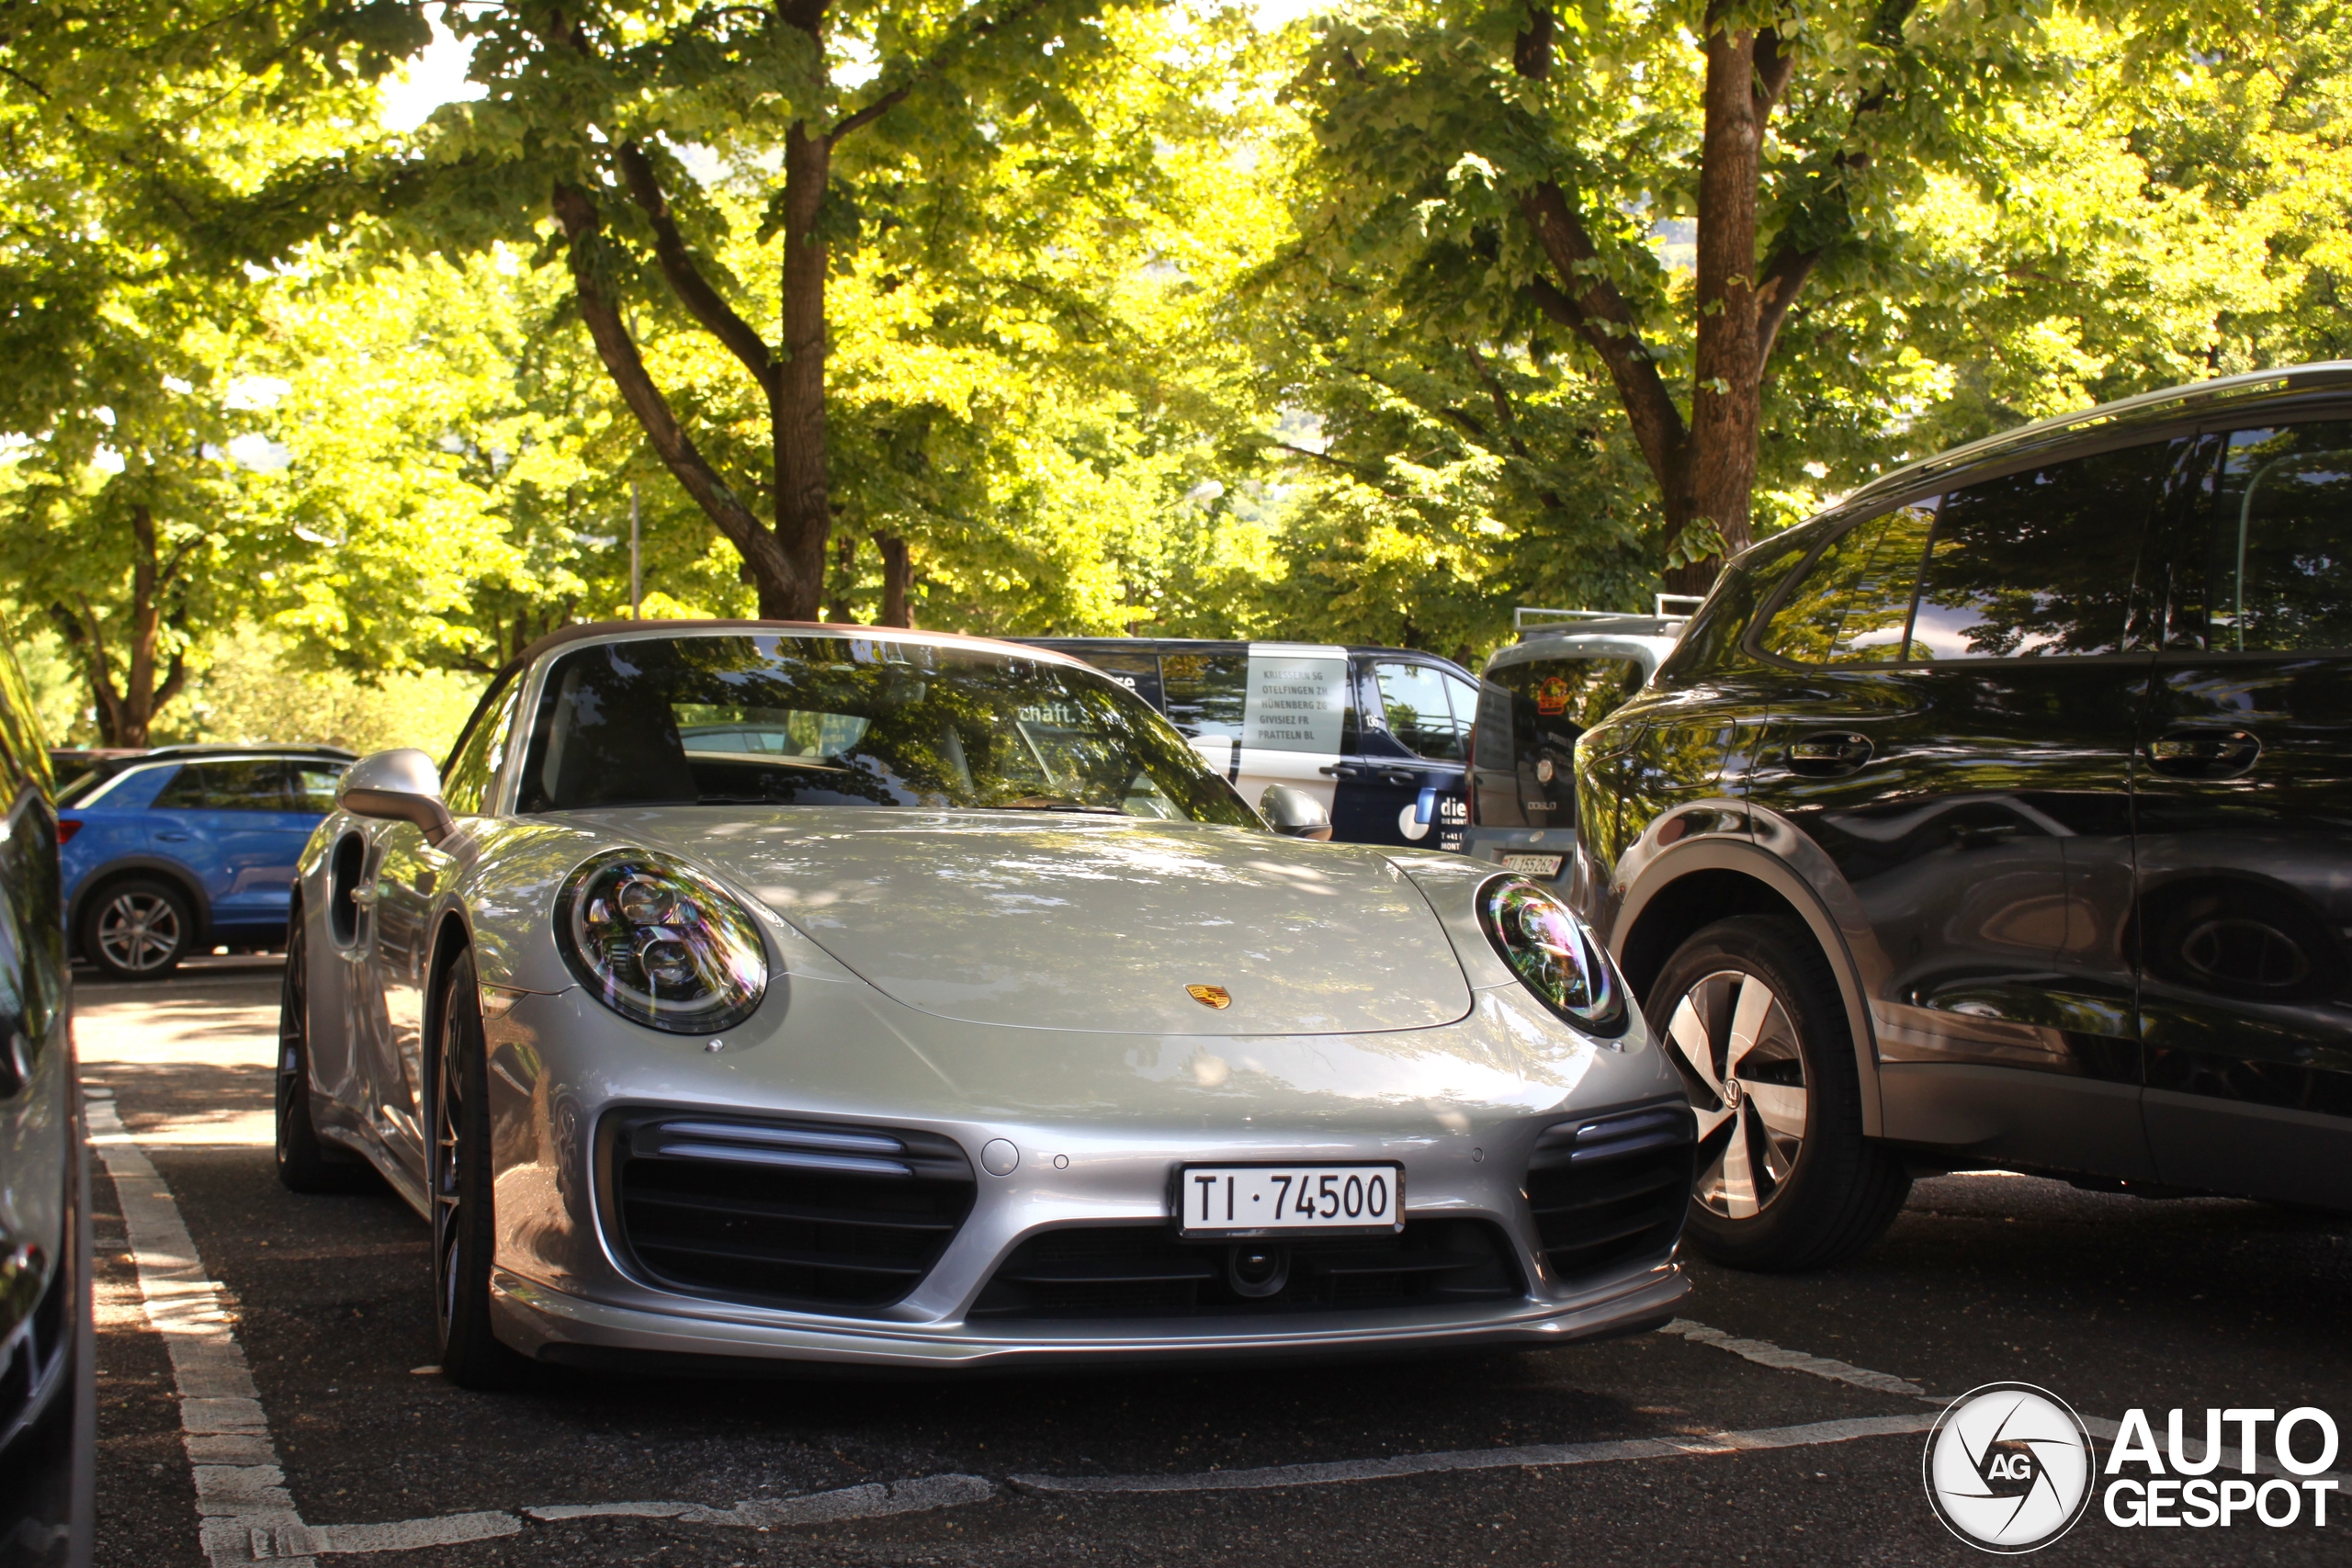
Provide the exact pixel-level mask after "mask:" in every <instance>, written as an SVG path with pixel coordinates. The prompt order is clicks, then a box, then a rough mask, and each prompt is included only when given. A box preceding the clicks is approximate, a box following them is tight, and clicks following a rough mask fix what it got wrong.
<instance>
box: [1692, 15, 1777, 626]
mask: <svg viewBox="0 0 2352 1568" xmlns="http://www.w3.org/2000/svg"><path fill="white" fill-rule="evenodd" d="M1730 8H1731V7H1730V4H1729V0H1714V3H1713V5H1711V6H1709V7H1708V16H1707V27H1708V32H1707V38H1706V51H1707V84H1706V130H1705V137H1704V141H1703V143H1702V150H1701V152H1700V162H1699V242H1698V278H1697V285H1698V288H1697V298H1698V308H1699V320H1698V329H1699V330H1698V340H1699V341H1698V351H1697V354H1696V356H1695V365H1694V370H1695V372H1696V375H1695V384H1694V385H1693V387H1692V388H1691V439H1690V443H1689V454H1690V455H1689V457H1688V459H1687V467H1688V469H1689V472H1688V474H1687V476H1686V482H1687V489H1688V493H1689V496H1690V505H1691V514H1690V517H1689V518H1688V519H1687V520H1686V522H1685V525H1686V526H1687V525H1688V524H1689V523H1702V524H1713V526H1714V529H1715V531H1716V532H1717V533H1718V534H1720V535H1721V536H1722V538H1723V546H1724V551H1723V553H1724V557H1725V558H1728V557H1730V556H1733V555H1736V554H1737V553H1738V552H1739V551H1741V550H1743V549H1746V548H1747V546H1748V545H1749V544H1750V543H1751V542H1752V541H1753V539H1754V535H1753V534H1752V533H1751V532H1750V530H1749V526H1748V506H1749V497H1750V493H1751V492H1752V491H1754V489H1755V487H1756V437H1757V427H1758V421H1759V406H1760V402H1761V388H1762V379H1763V378H1762V375H1761V371H1762V366H1761V365H1760V364H1759V363H1758V357H1757V348H1758V344H1757V333H1756V327H1757V302H1756V182H1757V176H1758V152H1759V149H1758V142H1759V141H1760V139H1761V130H1762V128H1761V123H1760V118H1759V116H1758V112H1757V110H1758V105H1757V101H1756V58H1755V51H1756V34H1755V32H1754V30H1753V29H1748V30H1744V31H1740V32H1734V31H1732V30H1731V29H1730V28H1727V27H1725V26H1724V25H1723V21H1722V17H1723V15H1724V12H1725V11H1727V10H1728V9H1730ZM1674 532H1676V533H1677V534H1679V532H1680V528H1679V527H1678V528H1676V529H1675V530H1674ZM1691 564H1692V565H1693V566H1698V567H1702V568H1705V569H1706V570H1705V575H1706V578H1707V580H1708V581H1711V582H1712V581H1713V578H1714V574H1715V568H1714V567H1713V565H1711V564H1710V563H1708V562H1705V561H1698V562H1693V563H1691ZM1694 575H1695V574H1694Z"/></svg>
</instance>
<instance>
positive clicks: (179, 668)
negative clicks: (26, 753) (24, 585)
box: [50, 506, 187, 747]
mask: <svg viewBox="0 0 2352 1568" xmlns="http://www.w3.org/2000/svg"><path fill="white" fill-rule="evenodd" d="M130 537H131V542H132V545H133V546H134V548H133V550H132V552H131V559H130V649H129V655H130V658H129V663H128V665H127V666H126V668H125V670H124V680H123V683H122V686H121V687H120V689H119V690H118V689H117V687H116V685H115V681H114V661H113V660H111V659H110V658H109V657H108V656H107V641H106V626H105V623H104V622H102V621H100V620H99V619H98V616H97V613H96V611H95V610H94V609H92V608H91V606H90V603H89V601H88V600H87V599H84V600H83V601H82V604H81V609H80V611H79V613H78V614H77V613H76V612H75V611H74V609H73V608H72V607H70V606H68V605H64V604H55V605H52V606H51V609H50V619H51V622H52V623H54V624H55V626H57V628H58V631H59V633H60V634H61V635H62V637H64V639H65V642H66V644H67V646H68V647H70V648H71V649H73V650H74V652H75V653H76V654H77V655H78V656H79V657H80V659H81V661H82V674H83V678H84V679H85V680H86V681H88V682H89V684H90V705H91V707H92V709H93V710H94V711H95V712H96V717H97V726H98V743H99V744H100V745H102V746H130V747H138V746H145V745H146V744H148V738H149V735H150V734H151V732H152V731H153V728H154V724H155V715H156V714H157V713H158V712H159V711H161V710H162V709H163V707H164V705H166V704H168V703H169V702H170V701H171V700H172V699H173V698H174V697H176V696H178V695H179V694H180V692H181V690H182V689H183V688H184V687H186V686H187V659H186V658H185V656H184V655H182V654H181V653H180V652H179V651H178V650H176V649H175V650H174V651H173V653H172V655H171V658H170V660H168V661H167V662H166V663H165V664H164V669H163V671H162V675H163V678H162V679H161V680H160V681H159V680H157V679H156V673H157V671H156V668H155V660H156V649H157V646H158V644H160V643H161V642H162V640H163V630H164V594H165V593H166V592H169V590H170V588H171V586H172V581H173V579H174V578H175V577H176V576H177V575H178V570H179V566H180V562H179V560H178V558H174V559H172V560H170V561H168V562H167V561H164V560H163V559H162V558H161V552H160V550H159V549H158V548H157V539H156V534H155V514H154V513H153V512H152V511H150V510H149V509H148V508H147V507H145V506H133V507H132V508H131V509H130Z"/></svg>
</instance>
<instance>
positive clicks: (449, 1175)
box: [430, 953, 527, 1389]
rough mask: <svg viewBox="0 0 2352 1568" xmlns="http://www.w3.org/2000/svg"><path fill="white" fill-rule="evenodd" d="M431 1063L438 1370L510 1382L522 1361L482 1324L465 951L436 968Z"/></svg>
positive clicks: (486, 1283)
mask: <svg viewBox="0 0 2352 1568" xmlns="http://www.w3.org/2000/svg"><path fill="white" fill-rule="evenodd" d="M437 1002H438V1005H437V1006H436V1007H435V1010H434V1013H435V1019H436V1020H437V1021H438V1027H437V1028H436V1029H435V1036H436V1038H435V1051H434V1063H433V1148H432V1168H431V1171H430V1176H431V1184H432V1191H433V1316H434V1325H435V1328H436V1329H437V1330H438V1332H439V1337H440V1342H441V1371H442V1373H443V1374H444V1375H445V1376H447V1378H448V1379H449V1381H450V1382H454V1383H457V1384H458V1386H460V1387H462V1388H473V1389H496V1388H508V1387H512V1386H513V1385H514V1383H515V1382H516V1380H517V1379H518V1378H519V1377H520V1376H521V1374H522V1371H523V1369H524V1367H525V1366H526V1364H527V1363H526V1362H525V1361H524V1359H523V1358H522V1357H520V1356H518V1355H516V1354H515V1352H514V1351H513V1350H510V1349H508V1348H506V1347H505V1346H504V1345H502V1344H500V1343H499V1341H498V1336H497V1335H496V1333H494V1332H493V1331H492V1327H491V1315H490V1269H491V1259H492V1238H493V1236H494V1235H495V1234H496V1230H495V1215H494V1214H493V1213H492V1202H491V1167H490V1079H489V1070H488V1066H487V1064H486V1061H485V1053H484V1050H483V1042H482V1030H481V991H480V990H479V989H477V987H475V984H474V963H473V956H472V954H470V953H459V954H458V956H457V958H456V959H455V960H454V961H453V962H452V963H451V964H450V965H449V968H448V972H447V974H446V975H444V976H442V980H441V987H440V994H439V996H438V998H437Z"/></svg>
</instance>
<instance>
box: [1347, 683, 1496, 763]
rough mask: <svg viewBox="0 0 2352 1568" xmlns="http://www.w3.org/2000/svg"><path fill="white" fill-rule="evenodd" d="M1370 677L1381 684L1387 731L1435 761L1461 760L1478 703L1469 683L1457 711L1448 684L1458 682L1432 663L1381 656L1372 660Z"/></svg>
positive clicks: (1422, 755)
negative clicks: (1377, 659) (1411, 661)
mask: <svg viewBox="0 0 2352 1568" xmlns="http://www.w3.org/2000/svg"><path fill="white" fill-rule="evenodd" d="M1372 678H1373V680H1374V682H1375V683H1376V684H1377V685H1378V686H1379V687H1380V707H1381V712H1382V713H1383V714H1384V715H1385V716H1386V718H1387V720H1388V733H1390V734H1391V735H1394V736H1395V737H1396V738H1397V739H1398V740H1399V741H1400V742H1402V743H1403V745H1404V747H1405V749H1406V750H1408V751H1410V752H1412V753H1413V754H1414V755H1415V756H1417V757H1427V758H1429V759H1430V760H1431V761H1441V762H1459V761H1462V757H1463V751H1464V742H1465V741H1466V740H1468V739H1469V736H1470V724H1471V720H1472V718H1473V717H1474V716H1475V715H1476V707H1477V697H1476V693H1475V692H1474V691H1473V690H1472V689H1471V688H1468V687H1464V688H1463V698H1462V705H1461V711H1460V713H1459V714H1457V713H1456V712H1455V711H1454V702H1453V694H1452V692H1451V691H1450V690H1449V688H1451V687H1453V686H1455V685H1458V684H1460V682H1454V681H1451V680H1449V679H1447V677H1446V675H1445V672H1444V671H1441V670H1439V669H1437V668H1435V667H1434V666H1432V665H1428V664H1407V663H1405V662H1403V661H1401V660H1398V661H1394V662H1392V661H1390V660H1380V661H1378V662H1376V663H1374V665H1373V667H1372Z"/></svg>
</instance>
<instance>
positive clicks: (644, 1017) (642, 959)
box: [555, 850, 768, 1034]
mask: <svg viewBox="0 0 2352 1568" xmlns="http://www.w3.org/2000/svg"><path fill="white" fill-rule="evenodd" d="M555 930H556V945H557V946H558V947H560V948H561V949H562V950H563V958H564V962H565V963H566V964H570V965H571V972H572V973H573V974H574V975H576V976H579V977H580V982H581V984H582V985H584V986H586V987H588V988H589V989H590V990H591V991H594V993H595V994H596V999H597V1000H598V1001H601V1002H603V1003H604V1004H605V1006H606V1007H608V1008H610V1009H612V1010H614V1011H615V1012H616V1013H619V1014H620V1015H621V1016H622V1017H623V1018H628V1019H633V1020H635V1021H637V1022H639V1023H643V1024H650V1025H651V1026H652V1027H653V1028H655V1029H659V1030H663V1031H666V1032H669V1033H672V1034H704V1033H708V1032H712V1031H714V1030H720V1029H731V1028H733V1027H734V1026H735V1025H736V1024H739V1023H741V1022H742V1021H744V1020H745V1019H747V1018H749V1017H751V1016H752V1010H753V1009H754V1008H756V1007H758V1006H759V1005H760V998H762V997H763V996H764V995H766V994H767V988H768V960H767V951H766V949H765V948H763V947H762V946H761V944H760V933H759V930H758V928H757V927H755V926H753V925H752V917H751V916H750V915H749V914H747V913H746V912H745V911H744V908H743V907H742V906H741V904H739V903H737V902H736V901H735V900H734V899H733V898H732V897H729V896H728V895H727V894H726V893H725V892H723V891H721V890H720V889H719V888H718V886H717V885H716V884H714V883H712V882H711V881H710V879H709V878H707V877H706V876H703V875H701V874H699V873H696V872H694V871H691V870H689V869H687V868H686V867H685V866H683V865H680V864H679V863H677V862H675V861H673V860H670V859H667V858H665V857H664V856H662V855H657V854H651V853H649V852H646V851H643V850H613V851H610V852H606V853H605V854H601V855H597V856H596V857H594V859H592V860H589V861H587V862H585V863H582V865H581V866H580V868H579V869H578V870H576V871H574V872H573V873H572V874H571V876H570V877H568V878H566V879H565V881H564V885H563V893H562V896H561V897H559V898H558V899H557V900H556V911H555Z"/></svg>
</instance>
